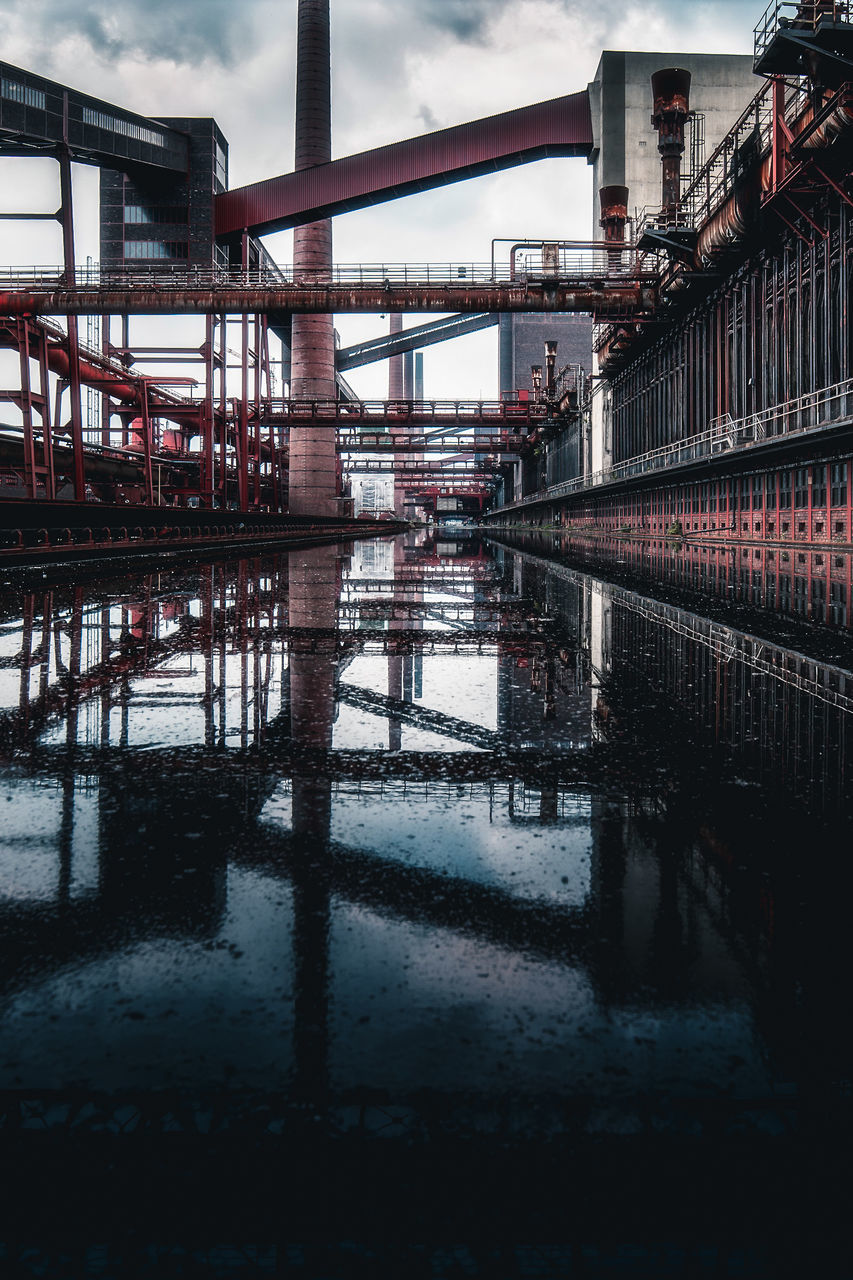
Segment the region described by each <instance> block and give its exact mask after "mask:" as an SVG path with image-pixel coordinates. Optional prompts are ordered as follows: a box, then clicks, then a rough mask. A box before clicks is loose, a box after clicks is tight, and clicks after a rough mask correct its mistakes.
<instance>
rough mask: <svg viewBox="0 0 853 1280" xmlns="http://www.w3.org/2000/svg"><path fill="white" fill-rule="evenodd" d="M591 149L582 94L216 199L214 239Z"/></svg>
mask: <svg viewBox="0 0 853 1280" xmlns="http://www.w3.org/2000/svg"><path fill="white" fill-rule="evenodd" d="M591 150H592V123H591V118H590V109H589V97H588V95H587V91H586V90H585V89H584V90H582V91H581V92H580V93H572V94H568V95H567V96H565V97H562V98H553V99H551V100H550V101H548V102H538V103H536V104H535V105H533V106H529V107H519V108H517V109H516V110H515V111H504V112H501V113H500V114H498V115H494V116H487V117H486V118H484V119H482V120H473V121H471V122H469V123H467V124H461V125H456V126H455V127H453V128H450V129H439V130H438V131H437V132H435V133H428V134H424V135H423V136H421V137H418V138H409V139H407V140H406V141H405V142H397V143H393V144H392V145H390V146H387V147H377V148H375V149H374V150H371V151H362V152H360V153H358V154H357V155H352V156H345V157H344V158H342V159H340V160H333V161H332V162H331V163H330V164H319V165H318V166H317V167H315V168H313V169H310V170H308V171H305V172H301V173H300V172H296V173H286V174H282V175H281V176H280V177H276V178H268V179H266V180H265V181H263V182H254V183H251V184H250V185H248V186H245V187H237V188H235V189H234V190H233V191H226V192H224V193H223V194H222V195H220V196H217V198H216V233H217V235H220V236H226V235H233V234H234V233H236V232H240V231H242V230H243V228H244V227H248V229H249V230H250V231H251V232H252V233H254V234H258V233H261V232H266V231H276V230H281V229H283V228H286V227H295V226H299V225H300V224H301V223H306V222H314V221H316V220H317V219H318V218H321V217H331V216H332V215H333V214H338V213H347V212H350V211H351V210H353V209H364V208H367V207H368V206H369V205H373V204H380V203H381V202H382V201H385V200H394V199H396V198H398V197H400V196H405V195H410V194H412V193H413V192H417V191H429V190H431V189H432V188H434V187H441V186H446V185H447V184H448V183H451V182H459V181H460V180H462V179H463V178H472V177H477V176H478V175H481V174H485V173H492V172H494V171H495V170H497V169H507V168H511V167H512V166H513V165H518V164H526V163H528V162H529V161H531V160H541V159H544V158H545V157H548V156H581V157H587V156H589V154H590V152H591Z"/></svg>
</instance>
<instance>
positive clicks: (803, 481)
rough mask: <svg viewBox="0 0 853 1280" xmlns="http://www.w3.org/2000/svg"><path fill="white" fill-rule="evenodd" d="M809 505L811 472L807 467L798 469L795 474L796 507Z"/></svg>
mask: <svg viewBox="0 0 853 1280" xmlns="http://www.w3.org/2000/svg"><path fill="white" fill-rule="evenodd" d="M808 505H809V472H808V468H807V467H798V468H797V470H796V471H795V472H794V506H795V507H800V508H802V507H807V506H808Z"/></svg>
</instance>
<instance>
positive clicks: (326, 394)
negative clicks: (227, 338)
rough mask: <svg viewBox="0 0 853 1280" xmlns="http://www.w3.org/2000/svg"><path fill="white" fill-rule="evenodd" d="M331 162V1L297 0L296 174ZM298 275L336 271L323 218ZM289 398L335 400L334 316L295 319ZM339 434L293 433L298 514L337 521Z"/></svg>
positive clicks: (313, 227)
mask: <svg viewBox="0 0 853 1280" xmlns="http://www.w3.org/2000/svg"><path fill="white" fill-rule="evenodd" d="M331 158H332V74H331V30H330V20H329V0H299V7H298V10H297V30H296V150H295V158H294V164H295V168H297V169H310V168H312V167H313V166H314V165H318V164H326V163H327V162H328V161H329V160H331ZM293 266H294V271H295V272H296V274H297V275H299V274H300V273H303V274H305V275H310V274H315V275H316V274H319V275H321V276H326V275H328V274H329V273H330V272H331V269H332V223H331V219H329V218H324V219H323V220H322V221H321V222H312V223H311V224H310V225H309V226H305V227H297V228H296V229H295V231H294V233H293ZM290 393H291V395H292V396H293V397H294V398H297V399H309V400H334V399H336V397H337V389H336V385H335V331H334V323H333V319H332V316H330V315H326V316H324V315H294V317H293V336H292V347H291V381H290ZM335 444H336V428H335V427H334V426H333V425H330V426H328V427H306V428H303V429H299V428H295V429H294V430H292V431H291V435H290V501H289V509H290V511H291V512H292V513H293V514H294V515H318V516H329V515H336V514H337V511H338V503H337V457H336V450H335Z"/></svg>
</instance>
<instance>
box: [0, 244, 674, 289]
mask: <svg viewBox="0 0 853 1280" xmlns="http://www.w3.org/2000/svg"><path fill="white" fill-rule="evenodd" d="M610 276H616V277H617V278H618V279H620V280H623V279H625V278H626V277H627V278H630V279H643V280H646V279H649V280H651V279H654V278H655V277H656V269H655V264H654V262H653V260H651V259H648V258H647V256H646V255H645V254H642V253H640V252H638V250H637V249H636V248H635V247H634V246H633V245H630V244H625V245H624V246H622V245H617V246H615V247H614V245H613V244H606V243H605V242H603V241H602V242H593V241H590V242H578V243H577V245H574V246H569V247H565V248H561V249H560V250H559V255H558V257H555V258H554V259H549V260H547V261H543V258H542V255H541V254H535V253H533V252H530V253H528V254H525V255H524V257H523V258H514V259H513V260H512V261H510V262H506V263H501V262H473V261H469V262H464V261H463V262H355V263H337V264H336V265H335V266H333V267H332V268H331V269H327V268H323V269H320V270H316V271H313V270H310V269H307V268H300V269H299V270H297V269H296V268H294V267H293V266H290V265H276V266H274V267H270V266H264V267H251V268H250V267H236V268H226V267H187V266H182V265H180V264H164V263H158V264H157V265H155V264H153V263H152V264H151V265H147V266H143V265H137V264H134V265H133V266H125V267H103V266H101V265H100V264H99V263H92V262H91V261H90V262H86V263H81V264H78V265H77V266H76V267H75V268H74V271H73V273H71V272H69V271H67V270H66V268H65V267H64V266H51V265H42V264H32V265H25V266H6V267H0V288H2V289H39V288H50V289H55V288H58V287H77V288H100V287H106V288H112V287H115V286H128V287H131V288H134V287H139V288H158V289H171V290H175V291H178V292H179V291H181V290H186V289H191V288H211V287H220V286H229V287H233V288H235V289H239V288H241V287H242V288H247V289H256V288H257V287H258V286H260V287H263V288H273V289H274V288H275V287H276V286H278V285H288V284H310V285H362V284H364V285H375V284H383V283H384V282H385V281H388V282H389V283H390V284H458V283H459V282H460V281H462V282H464V281H472V282H474V283H479V284H500V283H507V282H511V281H518V282H520V283H523V282H524V281H525V280H528V279H530V280H543V279H544V280H573V279H578V280H588V279H601V280H604V279H607V278H608V277H610Z"/></svg>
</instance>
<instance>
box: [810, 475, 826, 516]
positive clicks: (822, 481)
mask: <svg viewBox="0 0 853 1280" xmlns="http://www.w3.org/2000/svg"><path fill="white" fill-rule="evenodd" d="M812 474H813V479H812V506H813V507H825V506H826V467H825V466H820V467H815V469H814V471H813V473H812Z"/></svg>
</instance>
